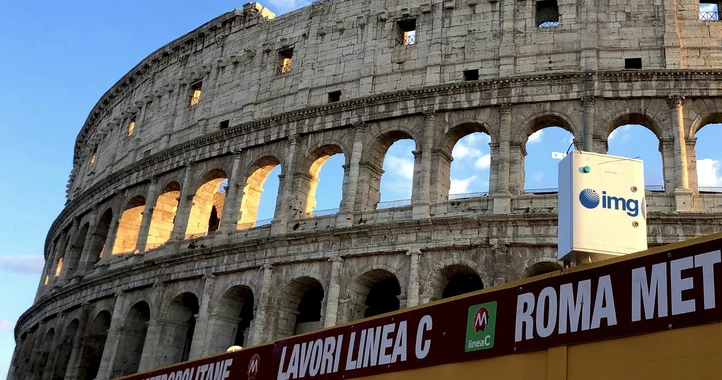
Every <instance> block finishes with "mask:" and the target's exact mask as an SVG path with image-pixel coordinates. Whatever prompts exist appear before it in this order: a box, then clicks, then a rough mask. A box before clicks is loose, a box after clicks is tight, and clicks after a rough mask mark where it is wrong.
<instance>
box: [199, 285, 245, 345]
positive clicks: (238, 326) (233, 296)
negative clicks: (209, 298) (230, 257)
mask: <svg viewBox="0 0 722 380" xmlns="http://www.w3.org/2000/svg"><path fill="white" fill-rule="evenodd" d="M210 319H211V321H210V326H211V327H210V331H211V339H210V342H209V344H210V347H209V348H208V354H210V355H213V354H218V353H221V352H225V351H226V350H227V349H228V347H231V346H240V347H243V346H244V345H246V343H248V333H249V329H250V326H251V321H252V320H253V291H252V290H251V289H250V288H249V287H247V286H243V285H237V286H234V287H232V288H230V289H228V290H227V291H226V292H225V293H224V294H223V297H221V301H220V302H219V303H218V307H217V308H216V310H215V312H214V313H212V314H211V318H210Z"/></svg>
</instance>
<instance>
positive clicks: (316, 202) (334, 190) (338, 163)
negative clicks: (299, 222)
mask: <svg viewBox="0 0 722 380" xmlns="http://www.w3.org/2000/svg"><path fill="white" fill-rule="evenodd" d="M345 164H346V160H345V157H344V154H343V151H342V150H341V148H340V147H338V146H337V145H324V146H322V147H320V148H318V149H316V150H315V151H314V152H313V153H311V154H310V155H309V157H308V159H307V160H306V164H305V166H304V167H307V168H308V173H306V174H307V175H303V176H299V186H298V189H299V194H298V198H299V200H300V201H301V207H300V209H301V210H303V213H304V215H306V216H312V215H315V216H323V215H328V214H335V213H336V212H338V207H339V205H340V204H341V197H342V195H343V179H344V169H343V165H345ZM322 169H323V170H322ZM317 195H319V196H317ZM318 211H320V213H317V212H318Z"/></svg>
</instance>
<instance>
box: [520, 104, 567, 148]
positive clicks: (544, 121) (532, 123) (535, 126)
mask: <svg viewBox="0 0 722 380" xmlns="http://www.w3.org/2000/svg"><path fill="white" fill-rule="evenodd" d="M548 127H559V128H562V129H564V130H566V131H567V132H569V133H571V134H572V135H573V136H574V137H576V138H579V137H581V136H579V135H578V132H577V128H576V126H575V125H574V123H573V122H572V121H571V119H569V117H568V116H567V115H565V114H562V113H560V112H556V111H543V112H539V113H536V114H534V115H531V116H529V117H528V118H526V120H524V122H522V128H521V130H519V132H517V134H516V136H515V137H512V141H516V142H519V143H522V144H523V145H526V143H527V141H528V139H529V136H531V135H533V134H534V133H536V132H538V131H540V130H542V129H544V128H548Z"/></svg>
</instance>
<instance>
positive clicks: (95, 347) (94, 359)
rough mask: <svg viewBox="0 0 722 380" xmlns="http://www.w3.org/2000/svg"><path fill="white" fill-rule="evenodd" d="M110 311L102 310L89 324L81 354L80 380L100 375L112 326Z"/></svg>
mask: <svg viewBox="0 0 722 380" xmlns="http://www.w3.org/2000/svg"><path fill="white" fill-rule="evenodd" d="M110 317H111V315H110V313H109V312H107V311H101V312H100V313H98V315H97V316H95V318H94V319H93V321H92V322H91V323H90V325H89V326H88V330H87V331H86V333H85V336H84V337H83V349H82V351H81V356H80V360H79V363H80V368H79V370H78V378H79V379H80V380H93V379H95V377H96V376H97V375H98V369H100V360H101V359H102V358H103V348H105V341H106V339H107V338H108V329H109V328H110Z"/></svg>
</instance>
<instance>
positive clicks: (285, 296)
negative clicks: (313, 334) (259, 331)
mask: <svg viewBox="0 0 722 380" xmlns="http://www.w3.org/2000/svg"><path fill="white" fill-rule="evenodd" d="M323 296H324V291H323V286H322V285H321V283H320V282H319V281H318V280H316V279H315V278H312V277H299V278H296V279H294V280H292V281H291V282H290V283H289V284H287V285H286V286H284V287H283V288H282V289H281V294H280V299H279V307H278V309H279V314H280V315H279V322H278V334H279V335H278V337H279V338H281V337H287V336H291V335H296V334H303V333H307V332H310V331H314V330H318V329H320V328H321V313H322V308H323Z"/></svg>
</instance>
